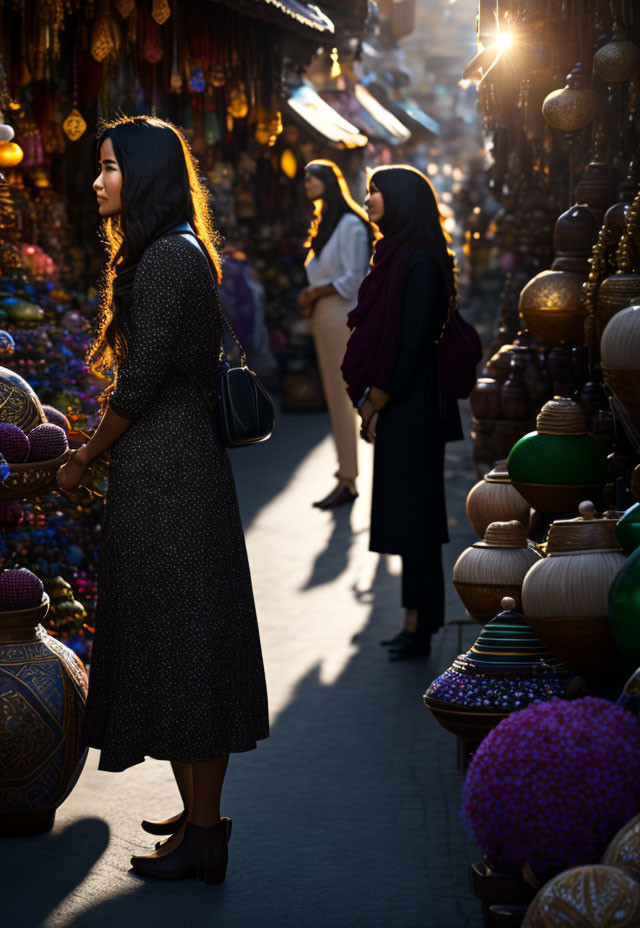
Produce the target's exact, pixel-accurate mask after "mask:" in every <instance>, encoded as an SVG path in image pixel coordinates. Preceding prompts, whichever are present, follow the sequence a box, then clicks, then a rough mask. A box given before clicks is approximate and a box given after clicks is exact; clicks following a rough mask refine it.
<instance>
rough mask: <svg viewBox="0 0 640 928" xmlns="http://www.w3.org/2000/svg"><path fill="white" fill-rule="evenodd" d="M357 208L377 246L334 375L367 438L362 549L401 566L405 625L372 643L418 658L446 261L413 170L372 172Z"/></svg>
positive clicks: (437, 472) (453, 430)
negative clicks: (369, 480)
mask: <svg viewBox="0 0 640 928" xmlns="http://www.w3.org/2000/svg"><path fill="white" fill-rule="evenodd" d="M365 207H366V209H367V212H368V214H369V218H370V220H371V221H372V222H374V223H375V224H376V225H377V226H378V228H379V229H380V232H381V233H382V238H381V239H379V240H378V242H377V243H376V247H375V252H374V256H373V267H372V269H371V271H370V272H369V273H368V274H367V276H366V277H365V279H364V281H363V282H362V285H361V286H360V290H359V293H358V303H357V305H356V307H355V309H354V310H352V312H351V313H350V314H349V326H350V328H351V329H352V334H351V338H350V339H349V343H348V345H347V351H346V354H345V357H344V361H343V364H342V373H343V377H344V379H345V381H346V384H347V391H348V393H349V396H350V397H351V400H352V402H353V404H354V406H356V407H357V408H358V409H359V411H360V414H361V416H362V424H363V425H362V427H363V437H366V438H368V439H369V440H375V453H374V473H373V496H372V504H371V537H370V545H369V546H370V549H371V550H372V551H377V552H379V553H381V554H399V555H401V557H402V605H403V607H404V609H405V610H406V612H405V624H404V626H403V628H402V630H401V631H400V632H399V633H398V634H397V635H395V636H394V637H393V638H391V639H388V640H387V641H384V642H382V643H383V644H385V645H387V646H388V647H389V649H390V654H391V660H405V659H408V658H415V657H424V656H427V655H428V654H429V652H430V640H431V635H432V633H433V632H435V631H437V630H438V629H439V628H440V627H441V626H442V625H443V624H444V575H443V571H442V544H443V543H444V542H446V541H448V540H449V536H448V531H447V513H446V505H445V495H444V476H443V470H444V446H445V442H447V441H456V440H458V439H460V438H462V429H461V426H460V416H459V413H458V407H457V403H456V401H455V399H449V398H448V397H447V396H446V395H445V393H444V391H443V390H442V389H441V385H440V382H439V378H438V358H437V342H438V339H439V337H440V335H441V333H442V331H443V327H444V326H445V325H446V323H447V320H448V317H449V307H450V306H452V305H453V304H454V302H455V297H456V278H455V264H454V257H453V253H452V252H451V251H450V250H449V247H448V237H447V234H446V232H445V231H444V228H443V225H442V217H441V215H440V211H439V209H438V203H437V200H436V195H435V192H434V190H433V188H432V186H431V184H430V183H429V181H428V180H427V178H426V177H425V176H424V175H423V174H422V173H421V172H420V171H417V170H416V169H415V168H411V167H408V166H404V165H399V166H391V167H388V168H378V169H377V170H375V171H374V172H373V173H372V174H371V176H370V177H369V186H368V193H367V197H366V199H365Z"/></svg>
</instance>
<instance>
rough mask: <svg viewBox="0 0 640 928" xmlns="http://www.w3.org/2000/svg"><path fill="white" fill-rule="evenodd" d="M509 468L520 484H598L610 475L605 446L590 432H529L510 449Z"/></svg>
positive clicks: (513, 477) (512, 476)
mask: <svg viewBox="0 0 640 928" xmlns="http://www.w3.org/2000/svg"><path fill="white" fill-rule="evenodd" d="M507 467H508V469H509V476H510V477H511V479H512V480H515V481H516V482H518V483H548V484H560V485H563V486H565V485H573V484H597V483H604V481H605V478H606V475H607V462H606V451H605V448H604V446H603V445H601V444H600V443H599V442H597V441H596V440H595V439H594V438H591V436H589V435H544V434H543V435H541V434H539V433H538V432H529V434H528V435H525V436H524V438H521V439H520V441H518V442H516V444H515V445H514V446H513V448H512V449H511V453H510V455H509V458H508V460H507Z"/></svg>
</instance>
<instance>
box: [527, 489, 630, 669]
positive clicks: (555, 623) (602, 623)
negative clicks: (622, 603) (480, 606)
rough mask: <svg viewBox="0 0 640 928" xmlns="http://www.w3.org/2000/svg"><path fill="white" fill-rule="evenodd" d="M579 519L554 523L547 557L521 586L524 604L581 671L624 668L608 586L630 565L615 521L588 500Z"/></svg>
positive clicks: (547, 638)
mask: <svg viewBox="0 0 640 928" xmlns="http://www.w3.org/2000/svg"><path fill="white" fill-rule="evenodd" d="M580 512H581V515H580V517H579V518H577V519H561V520H558V521H556V522H554V523H553V524H552V526H551V528H550V529H549V534H548V536H547V556H546V557H545V558H543V559H542V560H541V561H539V562H538V563H537V564H534V566H533V567H532V568H531V570H530V571H529V572H528V573H527V575H526V577H525V578H524V583H523V584H522V607H523V609H524V614H525V616H526V617H527V620H528V621H529V623H530V625H531V627H532V628H533V629H534V631H535V632H536V634H537V635H538V637H539V638H540V640H541V641H542V642H543V643H544V644H545V645H546V646H547V647H548V648H549V650H550V651H551V652H552V653H553V654H555V656H556V657H558V658H559V659H560V660H562V661H564V663H565V664H567V665H568V666H569V667H571V668H573V670H576V671H578V672H586V671H616V670H619V669H620V668H621V667H623V666H624V661H623V659H622V656H621V653H620V651H619V650H618V648H617V646H616V642H615V639H614V637H613V635H612V632H611V629H610V627H609V619H608V597H609V589H610V587H611V584H612V583H613V580H614V579H615V577H616V575H617V573H618V571H619V570H620V569H621V567H623V566H624V564H625V558H624V555H623V553H622V551H621V549H620V545H619V544H618V541H617V538H616V534H615V521H613V520H610V519H598V518H596V517H595V507H594V506H593V505H592V504H590V503H583V504H582V505H581V507H580Z"/></svg>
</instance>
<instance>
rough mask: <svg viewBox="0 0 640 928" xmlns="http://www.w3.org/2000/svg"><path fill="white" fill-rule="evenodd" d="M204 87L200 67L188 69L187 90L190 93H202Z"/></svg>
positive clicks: (202, 72)
mask: <svg viewBox="0 0 640 928" xmlns="http://www.w3.org/2000/svg"><path fill="white" fill-rule="evenodd" d="M204 88H205V80H204V71H203V70H202V68H201V67H196V68H190V69H189V90H190V91H191V93H202V92H203V90H204Z"/></svg>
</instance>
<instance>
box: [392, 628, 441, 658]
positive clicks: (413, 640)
mask: <svg viewBox="0 0 640 928" xmlns="http://www.w3.org/2000/svg"><path fill="white" fill-rule="evenodd" d="M430 654H431V639H430V638H429V636H428V635H416V634H415V633H413V632H411V633H409V635H408V636H407V637H406V638H405V640H404V641H403V642H402V643H401V644H400V645H398V646H397V647H395V648H389V660H390V661H411V660H415V659H416V658H419V657H429V655H430Z"/></svg>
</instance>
